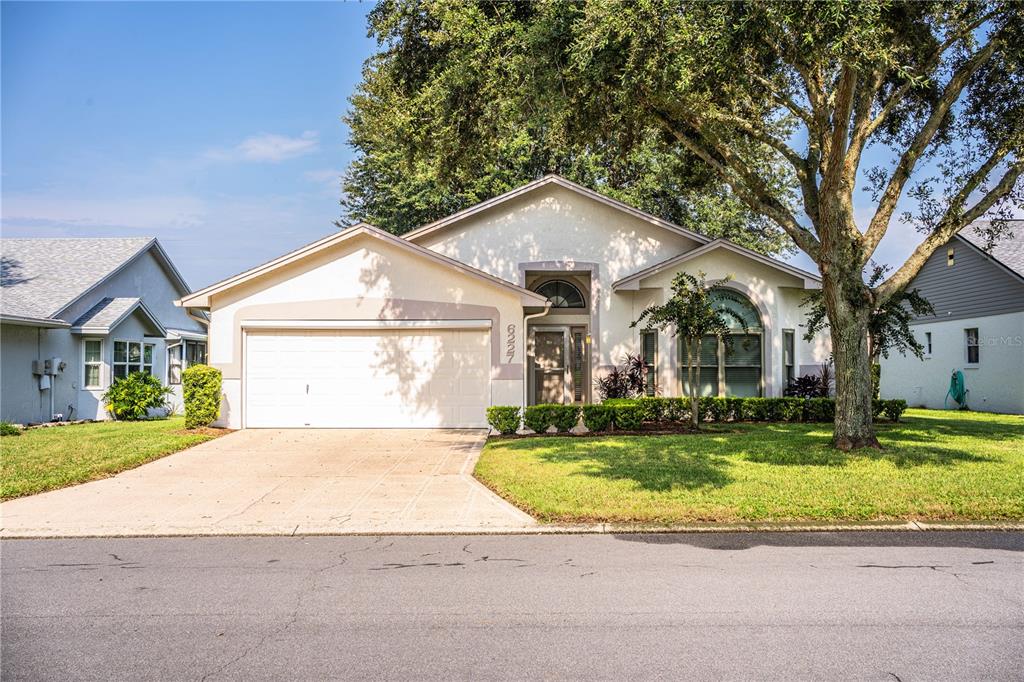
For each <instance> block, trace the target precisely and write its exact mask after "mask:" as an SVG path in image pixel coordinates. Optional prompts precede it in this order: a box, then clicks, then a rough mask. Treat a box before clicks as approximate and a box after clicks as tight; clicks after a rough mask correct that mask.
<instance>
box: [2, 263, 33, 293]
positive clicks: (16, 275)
mask: <svg viewBox="0 0 1024 682" xmlns="http://www.w3.org/2000/svg"><path fill="white" fill-rule="evenodd" d="M22 269H23V266H22V264H21V261H19V260H17V259H15V258H11V257H10V256H0V286H4V287H13V286H17V285H18V284H25V283H26V282H31V281H32V280H34V279H35V277H25V276H24V275H23V274H22Z"/></svg>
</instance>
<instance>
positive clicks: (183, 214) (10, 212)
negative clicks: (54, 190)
mask: <svg viewBox="0 0 1024 682" xmlns="http://www.w3.org/2000/svg"><path fill="white" fill-rule="evenodd" d="M207 211H208V207H207V205H206V203H205V202H204V201H203V200H202V199H199V198H198V197H194V196H189V195H176V196H146V197H119V198H116V199H113V198H112V199H102V198H92V197H80V198H75V197H69V196H66V195H62V196H59V197H55V196H52V195H44V194H11V195H7V194H5V195H4V198H3V228H4V232H5V234H11V233H12V231H17V232H19V233H23V234H24V236H32V234H31V233H32V232H34V231H39V232H44V231H45V232H51V231H54V230H56V231H58V232H60V233H62V234H63V233H74V232H76V231H79V230H82V231H86V232H91V231H93V230H107V231H109V230H139V231H148V232H152V231H153V230H157V229H159V230H175V229H186V228H191V227H195V226H197V225H201V224H202V223H203V222H204V218H205V215H206V213H207Z"/></svg>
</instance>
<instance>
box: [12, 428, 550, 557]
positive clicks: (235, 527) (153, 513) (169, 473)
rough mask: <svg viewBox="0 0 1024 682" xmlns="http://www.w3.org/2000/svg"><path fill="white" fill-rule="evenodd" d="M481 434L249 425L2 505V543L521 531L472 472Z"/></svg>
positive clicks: (525, 520) (521, 522) (515, 513)
mask: <svg viewBox="0 0 1024 682" xmlns="http://www.w3.org/2000/svg"><path fill="white" fill-rule="evenodd" d="M485 438H486V433H485V432H484V431H480V430H465V429H458V430H455V429H451V430H440V429H394V430H379V429H375V430H358V429H343V430H313V429H308V430H295V429H293V430H269V429H268V430H263V429H259V430H246V431H239V432H236V433H232V434H229V435H227V436H224V437H222V438H218V439H217V440H213V441H209V442H207V443H203V444H202V445H198V446H196V447H194V448H190V449H189V450H185V451H183V452H180V453H177V454H174V455H170V456H168V457H165V458H162V459H159V460H156V461H155V462H151V463H149V464H146V465H143V466H141V467H138V468H136V469H132V470H131V471H126V472H124V473H121V474H118V475H117V476H114V477H112V478H107V479H103V480H99V481H93V482H91V483H84V484H82V485H78V486H74V487H71V488H65V489H63V490H56V491H53V492H48V493H42V494H40V495H33V496H31V497H25V498H21V499H17V500H12V501H9V502H5V503H3V504H2V505H0V520H2V529H0V536H2V537H54V536H108V535H118V536H120V535H245V534H261V535H264V534H265V535H302V534H321V533H323V534H335V533H339V534H345V533H430V532H437V533H445V532H502V531H511V530H521V529H523V528H528V527H530V526H533V525H535V521H534V520H533V519H532V518H531V517H530V516H528V515H527V514H525V513H523V512H522V511H520V510H518V509H516V508H515V507H513V506H512V505H510V504H509V503H507V502H505V501H504V500H502V499H501V498H499V497H498V496H497V495H495V494H494V493H492V492H491V491H490V490H488V489H487V488H486V487H484V486H483V485H482V484H481V483H479V482H478V481H477V480H476V479H474V478H473V477H472V475H471V474H472V471H473V466H474V465H475V464H476V460H477V458H478V457H479V455H480V450H481V448H482V447H483V444H484V441H485Z"/></svg>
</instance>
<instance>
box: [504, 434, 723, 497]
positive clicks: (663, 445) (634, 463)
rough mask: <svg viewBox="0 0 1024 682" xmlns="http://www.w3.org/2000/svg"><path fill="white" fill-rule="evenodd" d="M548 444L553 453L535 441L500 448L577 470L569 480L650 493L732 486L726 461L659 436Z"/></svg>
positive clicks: (562, 440) (558, 440) (552, 439)
mask: <svg viewBox="0 0 1024 682" xmlns="http://www.w3.org/2000/svg"><path fill="white" fill-rule="evenodd" d="M549 438H550V442H551V444H552V447H544V446H543V445H542V446H541V447H540V448H538V446H537V443H536V441H535V440H534V439H524V440H520V441H511V442H509V443H508V444H507V445H506V444H503V445H502V447H503V448H505V449H507V450H528V451H532V452H536V454H537V456H538V457H539V458H540V459H541V460H542V461H544V462H546V463H550V464H568V465H573V466H574V467H575V469H576V470H575V471H574V472H573V473H572V474H570V475H572V476H588V477H592V478H603V479H608V480H613V481H631V482H633V483H635V484H636V485H637V486H639V487H640V488H642V489H643V490H647V491H651V492H669V491H671V490H673V489H676V488H682V489H686V490H698V489H701V488H721V487H724V486H726V485H728V484H729V483H731V482H732V481H733V477H732V476H730V475H729V473H728V469H729V467H730V466H731V463H730V461H729V459H728V458H726V457H724V456H722V455H719V454H716V453H712V452H697V451H692V450H689V449H688V448H686V447H685V446H683V445H682V444H680V443H678V442H675V443H670V442H667V441H665V440H664V439H663V438H661V437H658V436H629V437H624V438H617V439H614V440H607V441H603V442H602V441H597V440H595V439H579V440H577V439H575V438H570V437H567V438H557V437H549Z"/></svg>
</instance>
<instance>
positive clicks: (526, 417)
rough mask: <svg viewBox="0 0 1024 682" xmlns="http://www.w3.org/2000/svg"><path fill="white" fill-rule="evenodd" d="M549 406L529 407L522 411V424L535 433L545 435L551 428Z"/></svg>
mask: <svg viewBox="0 0 1024 682" xmlns="http://www.w3.org/2000/svg"><path fill="white" fill-rule="evenodd" d="M549 407H551V406H550V405H530V406H528V407H527V408H526V409H525V410H524V411H523V424H525V425H526V428H528V429H530V430H531V431H533V432H535V433H547V431H548V429H549V428H550V427H551V410H549V409H548V408H549Z"/></svg>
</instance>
